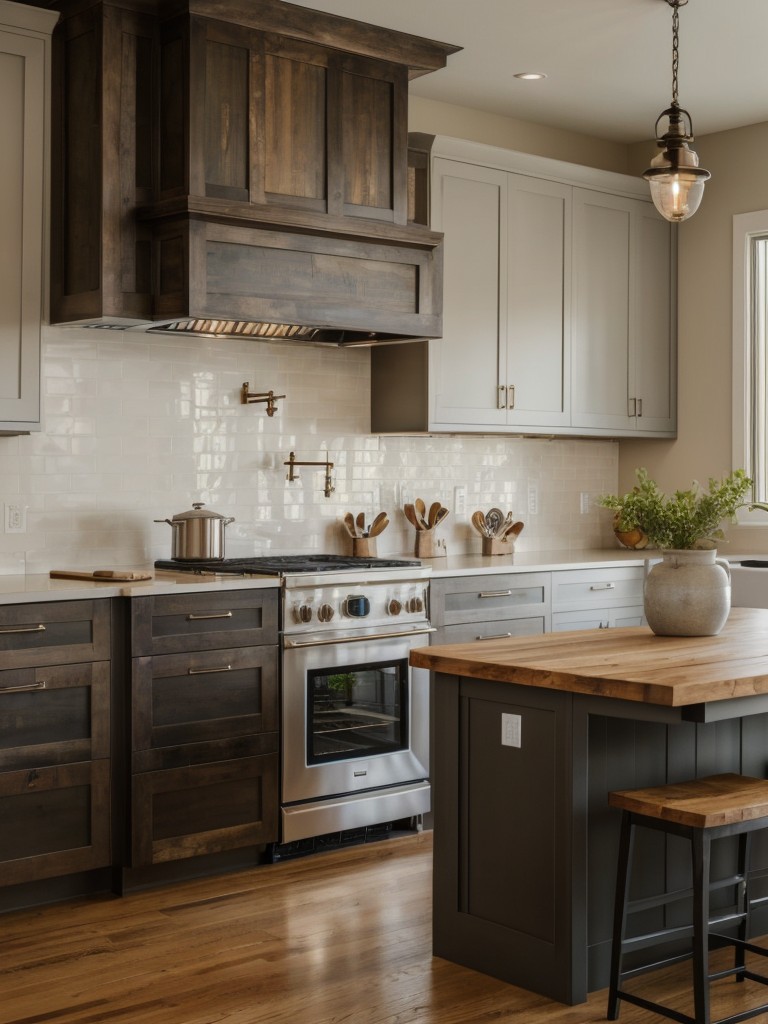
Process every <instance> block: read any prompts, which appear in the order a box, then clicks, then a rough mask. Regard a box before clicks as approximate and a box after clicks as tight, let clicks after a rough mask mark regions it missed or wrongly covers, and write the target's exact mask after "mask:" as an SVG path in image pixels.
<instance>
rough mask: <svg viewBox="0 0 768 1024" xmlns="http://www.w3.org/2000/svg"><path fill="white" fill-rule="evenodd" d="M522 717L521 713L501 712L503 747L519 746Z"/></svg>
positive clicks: (520, 744)
mask: <svg viewBox="0 0 768 1024" xmlns="http://www.w3.org/2000/svg"><path fill="white" fill-rule="evenodd" d="M522 723H523V719H522V716H521V715H509V714H507V712H506V711H502V713H501V745H502V746H503V747H519V746H522V743H521V735H520V734H521V732H522Z"/></svg>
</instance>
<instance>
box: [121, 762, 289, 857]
mask: <svg viewBox="0 0 768 1024" xmlns="http://www.w3.org/2000/svg"><path fill="white" fill-rule="evenodd" d="M277 763H278V758H277V754H265V755H263V756H262V757H249V758H242V759H240V760H238V761H226V762H223V763H218V764H203V765H192V766H190V767H186V768H178V769H169V770H167V771H159V772H144V773H143V774H140V775H134V776H133V780H132V851H131V852H132V864H133V867H139V866H142V865H147V864H159V863H161V862H163V861H170V860H179V859H181V858H184V857H196V856H200V855H202V854H209V853H220V852H221V851H222V850H233V849H237V848H238V847H241V846H261V845H263V844H265V843H271V842H276V841H277V829H278V816H277V812H278V789H277V787H278V781H277Z"/></svg>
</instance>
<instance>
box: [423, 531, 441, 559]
mask: <svg viewBox="0 0 768 1024" xmlns="http://www.w3.org/2000/svg"><path fill="white" fill-rule="evenodd" d="M415 554H416V557H417V558H445V555H446V550H445V548H444V547H443V548H439V547H438V543H437V541H436V539H435V531H434V530H417V531H416V548H415Z"/></svg>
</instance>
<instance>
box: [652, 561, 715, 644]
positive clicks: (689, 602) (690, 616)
mask: <svg viewBox="0 0 768 1024" xmlns="http://www.w3.org/2000/svg"><path fill="white" fill-rule="evenodd" d="M662 556H663V557H662V560H661V561H660V562H657V563H656V564H655V565H653V566H652V567H651V569H650V571H649V573H648V575H647V576H646V578H645V586H644V588H643V604H644V607H645V617H646V619H647V620H648V625H649V626H650V627H651V629H652V630H653V632H654V633H656V634H657V635H659V636H715V634H717V633H719V632H720V630H721V629H722V628H723V626H724V625H725V620H726V619H727V618H728V613H729V612H730V610H731V570H730V566H729V565H728V563H727V562H726V560H725V559H724V558H717V552H716V551H715V550H710V551H696V550H690V551H688V550H685V551H675V550H669V551H664V552H662Z"/></svg>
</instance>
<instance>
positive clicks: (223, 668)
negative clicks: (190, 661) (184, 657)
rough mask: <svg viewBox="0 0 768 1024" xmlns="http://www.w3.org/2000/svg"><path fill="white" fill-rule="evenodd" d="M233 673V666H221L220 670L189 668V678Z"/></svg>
mask: <svg viewBox="0 0 768 1024" xmlns="http://www.w3.org/2000/svg"><path fill="white" fill-rule="evenodd" d="M231 671H232V666H231V665H220V666H219V667H218V668H188V669H187V675H188V676H205V675H208V673H209V672H231Z"/></svg>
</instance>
